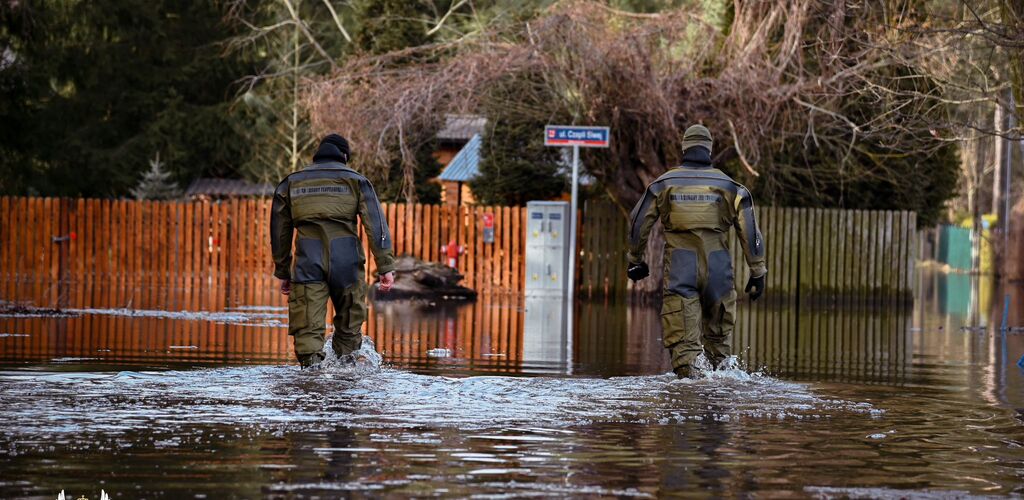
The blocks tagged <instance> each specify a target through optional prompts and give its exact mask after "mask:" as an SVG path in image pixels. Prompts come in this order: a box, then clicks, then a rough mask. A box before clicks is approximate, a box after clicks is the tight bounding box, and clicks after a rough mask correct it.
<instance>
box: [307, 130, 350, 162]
mask: <svg viewBox="0 0 1024 500" xmlns="http://www.w3.org/2000/svg"><path fill="white" fill-rule="evenodd" d="M324 144H331V145H333V146H334V147H336V148H338V151H339V152H340V153H341V154H342V155H344V159H342V160H340V161H341V162H342V163H348V160H349V158H352V150H351V149H349V146H348V139H345V138H344V137H342V136H340V135H338V134H327V135H325V136H324V138H323V139H320V146H318V148H317V150H318V151H319V148H322V147H323V146H324ZM313 159H314V160H316V156H314V157H313Z"/></svg>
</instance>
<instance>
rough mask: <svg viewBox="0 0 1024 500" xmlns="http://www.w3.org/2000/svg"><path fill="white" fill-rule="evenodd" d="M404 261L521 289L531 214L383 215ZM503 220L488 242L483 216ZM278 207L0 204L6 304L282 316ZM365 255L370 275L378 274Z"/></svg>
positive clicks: (485, 287)
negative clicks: (446, 258)
mask: <svg viewBox="0 0 1024 500" xmlns="http://www.w3.org/2000/svg"><path fill="white" fill-rule="evenodd" d="M384 210H385V212H386V215H387V220H388V224H389V225H390V227H391V231H392V234H393V239H394V242H395V254H396V255H406V254H408V255H414V256H416V257H419V258H421V259H424V260H428V261H437V262H439V261H442V259H443V256H442V251H441V245H442V244H444V243H447V242H449V241H453V240H454V241H456V242H458V243H459V244H461V245H463V246H465V247H466V253H465V255H463V256H462V257H461V258H460V259H459V263H458V270H459V272H461V273H462V274H463V275H464V276H465V277H466V279H465V284H467V286H470V287H473V288H475V289H476V290H478V291H480V292H482V293H518V292H519V291H520V290H521V289H522V278H521V275H522V273H523V269H524V265H523V256H524V252H525V238H524V237H523V236H522V234H521V233H522V232H523V230H522V228H523V227H524V226H523V220H524V217H525V209H523V208H520V207H485V206H480V207H448V206H437V205H411V204H384ZM484 214H492V215H493V217H494V228H495V231H494V242H493V243H485V242H484V234H483V222H482V219H483V216H484ZM269 230H270V201H269V200H265V199H233V200H229V201H224V202H220V203H211V202H206V201H199V202H153V201H133V200H96V199H56V198H20V197H18V198H16V197H3V198H0V300H3V301H8V302H19V303H28V304H32V305H34V306H37V307H73V308H80V307H95V308H110V307H128V308H135V309H149V308H159V309H170V310H189V311H195V310H221V309H224V308H225V307H239V306H247V305H259V306H264V305H266V306H281V305H284V303H285V299H284V297H283V296H281V295H280V294H279V293H277V283H276V280H275V279H274V278H273V276H272V274H271V273H272V270H273V266H272V259H271V255H270V244H269V242H270V239H269ZM364 250H367V252H366V253H367V260H368V263H367V266H368V269H367V271H368V272H367V276H368V277H371V276H372V273H373V271H374V270H375V264H374V263H373V258H372V256H370V252H369V251H368V249H366V248H365V238H364Z"/></svg>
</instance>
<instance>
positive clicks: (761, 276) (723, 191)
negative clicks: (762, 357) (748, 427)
mask: <svg viewBox="0 0 1024 500" xmlns="http://www.w3.org/2000/svg"><path fill="white" fill-rule="evenodd" d="M711 146H712V140H711V132H710V131H709V130H708V129H707V128H706V127H704V126H702V125H693V126H691V127H690V128H688V129H686V132H685V133H684V134H683V164H682V165H681V166H679V167H676V168H673V169H672V170H669V171H668V172H666V173H665V174H663V175H662V176H661V177H659V178H658V179H657V180H655V181H654V182H652V183H651V185H650V186H648V187H647V191H646V192H645V193H644V196H643V197H642V198H641V199H640V201H639V202H637V204H636V207H634V208H633V213H632V215H631V216H630V219H631V222H630V223H631V227H630V231H629V267H628V268H627V271H626V272H627V274H628V275H629V279H631V280H633V281H638V280H642V279H644V278H646V277H647V275H648V274H649V269H648V267H647V264H646V263H645V262H644V261H643V258H644V249H645V248H646V247H647V237H648V236H649V235H650V233H651V228H652V227H653V226H654V223H655V222H656V221H657V220H658V219H661V223H662V225H663V226H664V228H665V258H664V266H665V267H664V271H665V279H664V299H663V300H664V301H663V303H662V307H661V325H662V341H663V342H664V344H665V347H666V348H667V349H668V350H669V355H670V356H671V358H672V369H673V371H675V373H676V375H677V376H679V377H680V378H687V377H690V376H691V375H696V373H694V361H696V359H697V357H698V356H699V355H700V354H702V353H703V354H704V356H705V357H706V358H707V359H708V361H710V362H711V364H712V366H713V367H716V368H717V367H718V366H719V365H720V364H721V363H722V361H723V360H725V359H726V358H727V357H728V356H730V355H731V354H732V331H733V325H734V317H735V311H736V289H735V286H734V284H733V272H732V257H730V253H729V228H731V227H736V229H737V230H738V231H739V235H738V236H739V240H740V245H741V246H742V247H743V255H744V257H745V258H746V261H747V265H748V266H749V267H750V276H751V277H750V281H748V282H747V286H746V292H747V293H748V294H749V295H750V300H757V299H758V297H760V296H761V294H762V293H764V287H765V277H766V276H767V275H768V269H767V268H766V267H765V264H764V260H765V257H764V240H763V238H762V237H761V231H760V230H759V229H758V228H757V220H756V219H755V217H754V200H753V198H751V196H750V191H748V190H747V188H745V187H743V186H742V185H740V184H738V183H737V182H736V181H734V180H732V179H731V178H730V177H729V176H728V175H725V174H724V173H723V172H722V171H721V170H718V169H716V168H714V167H712V166H711Z"/></svg>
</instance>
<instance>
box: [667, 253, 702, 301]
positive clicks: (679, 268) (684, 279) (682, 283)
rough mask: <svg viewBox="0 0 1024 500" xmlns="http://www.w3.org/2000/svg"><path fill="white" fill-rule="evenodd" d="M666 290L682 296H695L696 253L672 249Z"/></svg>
mask: <svg viewBox="0 0 1024 500" xmlns="http://www.w3.org/2000/svg"><path fill="white" fill-rule="evenodd" d="M668 291H670V292H672V293H674V294H676V295H680V296H682V297H696V296H697V254H696V253H695V252H693V251H692V250H683V249H678V250H673V251H672V263H671V266H670V268H669V272H668Z"/></svg>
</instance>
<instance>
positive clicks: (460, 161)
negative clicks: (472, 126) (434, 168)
mask: <svg viewBox="0 0 1024 500" xmlns="http://www.w3.org/2000/svg"><path fill="white" fill-rule="evenodd" d="M482 144H483V138H482V137H480V134H474V135H473V138H472V139H470V140H469V142H467V143H466V145H465V146H463V147H462V149H460V150H459V152H458V153H457V154H456V155H455V157H454V158H452V161H451V162H450V163H449V164H448V166H447V167H445V169H444V172H441V175H439V176H438V179H440V180H442V181H453V182H469V181H471V180H473V178H474V177H476V176H477V175H479V174H480V146H481V145H482Z"/></svg>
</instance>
